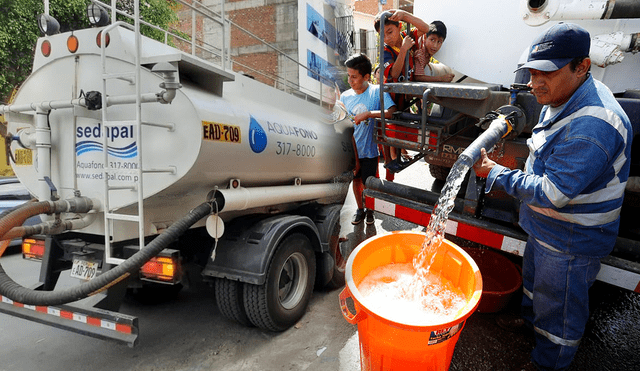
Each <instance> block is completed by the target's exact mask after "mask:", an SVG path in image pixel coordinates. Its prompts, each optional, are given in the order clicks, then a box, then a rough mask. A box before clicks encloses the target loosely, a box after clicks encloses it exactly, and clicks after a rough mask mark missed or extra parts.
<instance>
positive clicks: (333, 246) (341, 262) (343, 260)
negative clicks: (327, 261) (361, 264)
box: [324, 219, 348, 290]
mask: <svg viewBox="0 0 640 371" xmlns="http://www.w3.org/2000/svg"><path fill="white" fill-rule="evenodd" d="M329 254H330V255H331V257H332V258H333V276H332V277H331V280H330V281H329V282H327V284H326V285H325V286H324V287H325V289H327V290H333V289H337V288H339V287H342V286H344V284H345V279H344V272H345V269H346V267H347V258H348V257H346V256H342V252H341V250H340V220H339V219H338V223H336V226H335V227H334V230H333V233H331V238H330V239H329Z"/></svg>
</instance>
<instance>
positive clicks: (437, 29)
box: [427, 21, 447, 41]
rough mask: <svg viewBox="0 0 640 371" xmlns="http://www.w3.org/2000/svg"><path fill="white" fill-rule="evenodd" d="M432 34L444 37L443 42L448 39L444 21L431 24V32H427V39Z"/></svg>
mask: <svg viewBox="0 0 640 371" xmlns="http://www.w3.org/2000/svg"><path fill="white" fill-rule="evenodd" d="M431 34H436V35H437V36H440V37H442V40H443V41H444V39H446V38H447V26H445V25H444V23H442V21H433V22H432V23H431V24H429V32H427V37H429V35H431Z"/></svg>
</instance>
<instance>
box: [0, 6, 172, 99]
mask: <svg viewBox="0 0 640 371" xmlns="http://www.w3.org/2000/svg"><path fill="white" fill-rule="evenodd" d="M106 3H107V4H109V3H110V1H106ZM88 4H89V0H50V1H49V12H50V14H51V15H52V16H53V17H54V18H56V19H57V20H58V22H60V32H66V31H70V30H79V29H83V28H87V27H89V22H88V20H87V16H86V8H87V5H88ZM117 4H118V8H119V9H121V10H123V11H126V12H128V13H129V14H133V1H132V0H118V1H117ZM177 6H178V4H177V3H176V1H175V0H140V16H141V17H140V18H141V19H143V20H145V21H146V22H148V23H151V24H154V25H157V26H159V27H162V28H167V27H168V26H169V25H170V24H173V23H176V22H177V21H178V16H177V14H176V8H177ZM43 12H44V1H42V0H0V102H7V101H8V99H9V97H10V95H11V91H12V90H13V89H14V88H15V87H17V86H19V85H20V84H21V83H22V82H23V81H24V79H26V78H27V76H28V75H29V73H31V67H32V64H33V54H34V46H35V44H36V41H37V39H38V37H40V36H41V35H40V31H39V30H38V25H37V16H38V15H39V14H41V13H43ZM141 31H142V34H144V35H146V36H149V37H152V38H154V39H156V40H159V41H162V42H164V33H163V32H162V31H158V30H154V29H151V28H150V27H146V26H145V27H142V28H141Z"/></svg>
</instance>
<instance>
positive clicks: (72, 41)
mask: <svg viewBox="0 0 640 371" xmlns="http://www.w3.org/2000/svg"><path fill="white" fill-rule="evenodd" d="M79 45H80V42H79V41H78V38H77V37H75V36H74V35H71V36H69V38H68V39H67V49H69V51H70V52H71V53H75V52H77V51H78V46H79Z"/></svg>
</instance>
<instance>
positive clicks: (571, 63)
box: [569, 55, 591, 72]
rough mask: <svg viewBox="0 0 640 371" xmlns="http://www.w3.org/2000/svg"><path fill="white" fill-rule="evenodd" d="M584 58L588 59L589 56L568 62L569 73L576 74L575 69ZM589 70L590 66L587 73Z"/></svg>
mask: <svg viewBox="0 0 640 371" xmlns="http://www.w3.org/2000/svg"><path fill="white" fill-rule="evenodd" d="M586 58H589V56H588V55H585V56H583V57H575V58H573V59H572V60H571V62H569V68H570V69H571V72H576V68H578V66H579V65H580V63H582V61H583V60H585V59H586ZM590 70H591V66H589V69H588V70H587V71H590Z"/></svg>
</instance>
